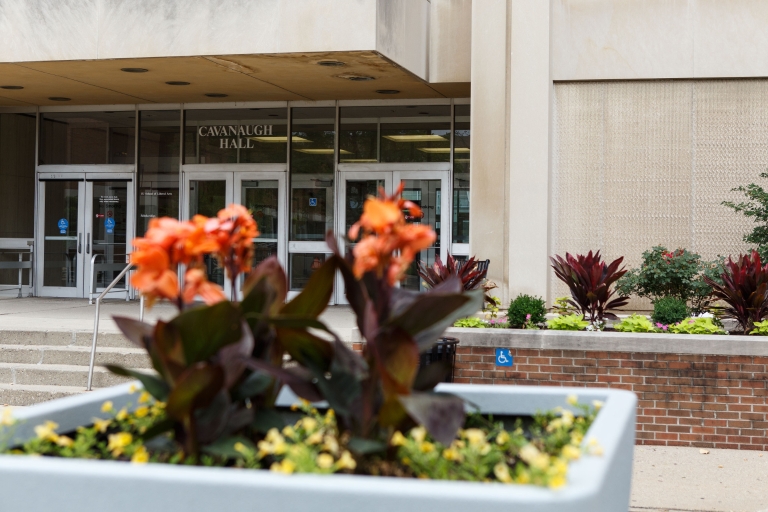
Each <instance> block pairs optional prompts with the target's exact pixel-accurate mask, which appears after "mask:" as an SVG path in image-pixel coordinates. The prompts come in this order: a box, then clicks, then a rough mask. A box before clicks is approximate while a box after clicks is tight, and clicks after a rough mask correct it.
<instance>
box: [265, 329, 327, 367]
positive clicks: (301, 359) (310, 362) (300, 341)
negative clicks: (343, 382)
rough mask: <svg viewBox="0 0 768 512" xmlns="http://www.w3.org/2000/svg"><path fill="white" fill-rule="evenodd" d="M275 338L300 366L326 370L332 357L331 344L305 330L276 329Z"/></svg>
mask: <svg viewBox="0 0 768 512" xmlns="http://www.w3.org/2000/svg"><path fill="white" fill-rule="evenodd" d="M277 340H278V342H279V343H280V345H282V346H283V348H284V349H285V350H286V352H288V354H290V356H291V358H292V359H293V360H294V361H296V362H298V363H299V364H300V365H302V366H306V367H314V368H318V369H322V371H324V370H326V369H327V368H328V367H329V365H330V364H331V359H332V358H333V345H331V344H330V343H329V342H327V341H326V340H324V339H321V338H319V337H317V336H315V335H314V334H311V333H309V332H307V331H305V330H298V329H277Z"/></svg>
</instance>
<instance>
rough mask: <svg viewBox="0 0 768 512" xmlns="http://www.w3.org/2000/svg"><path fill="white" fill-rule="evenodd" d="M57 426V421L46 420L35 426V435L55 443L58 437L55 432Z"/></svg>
mask: <svg viewBox="0 0 768 512" xmlns="http://www.w3.org/2000/svg"><path fill="white" fill-rule="evenodd" d="M57 428H59V424H58V423H56V422H53V421H46V422H45V423H44V424H43V425H38V426H36V427H35V435H37V437H38V438H39V439H42V440H47V441H53V442H54V443H55V442H56V439H58V438H59V436H58V435H56V432H55V430H56V429H57Z"/></svg>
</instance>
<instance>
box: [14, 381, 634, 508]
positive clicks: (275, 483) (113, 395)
mask: <svg viewBox="0 0 768 512" xmlns="http://www.w3.org/2000/svg"><path fill="white" fill-rule="evenodd" d="M128 387H129V384H124V385H120V386H116V387H113V388H108V389H103V390H99V391H94V392H92V393H88V394H83V395H79V396H73V397H68V398H63V399H60V400H54V401H52V402H47V403H43V404H39V405H35V406H32V407H29V408H26V409H23V410H20V411H17V414H16V415H15V416H16V417H17V418H18V419H19V420H21V421H22V424H21V425H19V426H18V427H17V430H16V435H17V439H22V440H23V439H28V438H30V437H32V436H34V433H33V428H34V426H35V425H38V424H41V423H42V422H44V421H45V420H52V421H55V422H56V423H58V424H59V425H60V428H59V432H66V431H68V430H73V429H74V428H75V427H77V426H80V425H88V424H90V423H91V418H92V417H94V416H103V414H101V413H100V407H101V404H102V403H103V402H104V401H105V400H112V402H113V403H114V405H115V407H118V408H119V407H122V406H123V405H125V404H126V403H129V402H134V403H135V401H136V399H137V395H129V394H128ZM438 389H440V390H442V391H450V392H452V393H454V394H457V395H460V396H462V397H464V398H466V399H467V400H469V401H470V402H472V403H474V404H476V405H477V406H479V407H480V409H481V411H482V412H484V413H492V414H496V415H530V414H532V413H534V412H536V411H543V410H546V409H551V408H553V407H556V406H558V405H559V406H564V407H565V406H566V405H565V399H566V397H567V396H568V395H569V394H576V395H577V396H578V397H579V400H580V401H590V402H591V401H592V400H602V401H604V402H605V405H604V407H603V408H602V409H601V411H600V413H599V414H598V416H597V419H596V420H595V422H594V423H593V424H592V426H591V428H590V429H589V432H588V435H587V436H586V438H585V442H586V439H589V438H590V437H594V438H596V439H597V440H598V441H599V443H600V445H601V446H602V447H603V449H604V454H603V455H602V456H584V457H582V458H581V459H580V460H578V461H576V462H573V463H572V464H571V466H570V468H569V471H568V484H567V485H566V486H565V487H563V488H561V489H560V490H557V491H552V490H549V489H546V488H540V487H535V486H531V485H504V484H483V483H472V482H449V481H436V480H433V481H428V480H416V479H402V478H386V477H369V476H358V475H330V476H329V475H290V476H285V475H280V474H275V473H271V472H269V471H258V470H238V469H228V468H202V467H180V466H170V465H163V464H147V465H135V464H130V463H125V462H114V461H92V460H76V459H55V458H47V457H28V456H8V455H5V456H0V496H2V498H1V499H2V509H3V510H19V511H25V512H51V511H57V512H59V511H62V512H63V511H77V512H104V511H110V512H122V511H135V512H170V511H183V512H187V511H210V512H219V511H221V512H240V511H249V512H252V511H275V512H283V511H296V512H299V511H300V512H307V511H316V512H323V511H328V512H379V511H380V512H395V511H396V512H425V511H433V510H434V511H440V512H474V511H482V512H494V511H499V512H501V511H503V512H512V511H514V512H523V511H536V512H550V511H551V512H555V511H557V512H563V511H568V512H600V511H611V512H626V511H627V509H628V507H629V492H630V481H631V477H632V454H633V449H634V442H635V407H636V402H637V399H636V397H635V395H634V394H632V393H629V392H627V391H621V390H614V389H595V388H589V389H585V388H560V387H557V388H540V387H527V386H526V387H523V386H479V385H464V384H443V385H440V386H439V388H438ZM282 398H284V400H282V402H283V403H286V404H287V403H289V402H288V401H290V399H291V398H290V397H289V396H288V395H287V394H286V395H284V396H283V397H282Z"/></svg>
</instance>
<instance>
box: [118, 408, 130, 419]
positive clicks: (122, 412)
mask: <svg viewBox="0 0 768 512" xmlns="http://www.w3.org/2000/svg"><path fill="white" fill-rule="evenodd" d="M115 419H117V421H125V420H126V419H128V409H126V408H125V407H123V408H122V409H120V412H118V413H117V415H115Z"/></svg>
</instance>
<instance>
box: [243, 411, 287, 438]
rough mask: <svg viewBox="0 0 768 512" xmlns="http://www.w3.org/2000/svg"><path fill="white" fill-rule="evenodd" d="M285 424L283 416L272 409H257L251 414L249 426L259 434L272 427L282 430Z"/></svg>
mask: <svg viewBox="0 0 768 512" xmlns="http://www.w3.org/2000/svg"><path fill="white" fill-rule="evenodd" d="M285 425H286V423H285V418H283V417H282V415H281V414H280V413H279V412H277V411H276V410H274V409H259V410H257V411H256V412H255V413H254V415H253V423H251V427H253V429H254V430H255V431H256V432H259V433H261V434H266V433H267V432H269V430H270V429H273V428H276V429H277V430H282V429H283V427H284V426H285Z"/></svg>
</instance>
